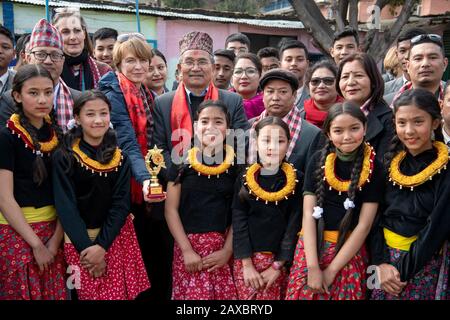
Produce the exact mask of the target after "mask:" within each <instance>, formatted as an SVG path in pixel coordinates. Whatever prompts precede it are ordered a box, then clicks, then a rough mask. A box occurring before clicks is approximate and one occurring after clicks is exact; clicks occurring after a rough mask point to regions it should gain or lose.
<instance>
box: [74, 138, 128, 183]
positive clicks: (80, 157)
mask: <svg viewBox="0 0 450 320" xmlns="http://www.w3.org/2000/svg"><path fill="white" fill-rule="evenodd" d="M72 150H73V152H74V155H75V159H76V160H77V161H78V163H79V164H80V165H81V167H82V168H85V169H86V170H88V171H89V170H90V171H92V173H94V172H97V173H99V174H100V176H102V174H103V175H104V176H105V177H107V176H108V172H112V171H118V169H119V166H120V165H121V164H122V160H123V156H122V152H121V151H120V149H119V148H116V151H114V155H113V157H112V159H111V161H109V162H108V163H106V164H102V163H100V162H98V161H96V160H93V159H91V158H89V156H88V155H87V154H86V153H84V152H83V151H82V150H81V149H80V139H77V140H75V142H74V144H73V146H72Z"/></svg>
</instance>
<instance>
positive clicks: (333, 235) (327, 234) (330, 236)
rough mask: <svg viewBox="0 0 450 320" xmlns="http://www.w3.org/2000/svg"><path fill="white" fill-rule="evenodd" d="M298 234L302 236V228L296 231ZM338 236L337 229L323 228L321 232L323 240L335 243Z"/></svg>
mask: <svg viewBox="0 0 450 320" xmlns="http://www.w3.org/2000/svg"><path fill="white" fill-rule="evenodd" d="M298 235H299V236H303V229H302V231H300V232H299V233H298ZM338 238H339V231H337V230H334V231H328V230H325V231H324V232H323V240H325V241H327V242H331V243H337V242H338Z"/></svg>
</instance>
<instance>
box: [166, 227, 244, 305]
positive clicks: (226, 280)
mask: <svg viewBox="0 0 450 320" xmlns="http://www.w3.org/2000/svg"><path fill="white" fill-rule="evenodd" d="M188 239H189V242H190V243H191V246H192V249H194V251H195V252H196V253H197V254H198V255H200V257H202V258H203V257H206V256H208V255H210V254H211V253H213V252H215V251H218V250H220V249H222V248H223V246H224V244H225V236H224V235H223V234H220V233H217V232H208V233H195V234H188ZM172 279H173V285H172V299H173V300H235V299H236V298H237V295H236V287H235V285H234V281H233V277H232V274H231V267H230V265H229V264H226V265H224V266H223V267H222V268H219V269H216V270H214V271H212V272H208V271H207V270H202V271H200V272H195V273H189V272H187V271H186V269H185V267H184V259H183V253H182V252H181V249H180V247H179V246H178V245H177V244H176V243H175V246H174V253H173V266H172Z"/></svg>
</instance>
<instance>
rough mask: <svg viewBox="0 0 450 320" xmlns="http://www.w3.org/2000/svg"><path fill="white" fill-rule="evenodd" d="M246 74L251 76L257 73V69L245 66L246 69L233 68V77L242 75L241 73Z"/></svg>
mask: <svg viewBox="0 0 450 320" xmlns="http://www.w3.org/2000/svg"><path fill="white" fill-rule="evenodd" d="M244 73H245V74H246V75H247V77H249V78H253V77H254V76H256V74H257V73H258V70H256V69H255V68H247V69H234V71H233V76H235V77H238V78H239V77H242V75H243V74H244Z"/></svg>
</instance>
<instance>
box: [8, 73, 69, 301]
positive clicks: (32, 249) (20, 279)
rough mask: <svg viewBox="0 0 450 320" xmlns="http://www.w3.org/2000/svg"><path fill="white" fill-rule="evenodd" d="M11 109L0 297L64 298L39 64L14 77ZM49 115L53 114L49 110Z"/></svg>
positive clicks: (45, 76)
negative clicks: (14, 106) (14, 105)
mask: <svg viewBox="0 0 450 320" xmlns="http://www.w3.org/2000/svg"><path fill="white" fill-rule="evenodd" d="M12 96H13V98H14V100H15V102H16V108H17V110H16V113H14V114H13V115H12V116H11V118H10V119H9V120H8V122H7V126H6V128H2V129H1V130H0V185H1V187H0V300H4V299H12V300H47V299H48V300H54V299H66V288H65V280H64V274H65V264H64V257H63V254H62V250H61V240H62V236H63V231H62V227H61V224H60V223H59V221H58V218H57V215H56V210H55V207H54V201H53V189H52V182H51V166H52V163H51V157H50V155H51V153H52V152H53V150H55V148H56V147H57V145H58V142H59V141H60V139H61V136H60V134H59V128H58V127H57V126H56V125H55V123H56V122H55V121H53V119H50V117H49V114H51V110H52V104H53V81H52V77H51V75H50V73H49V72H48V71H47V70H46V69H44V68H43V67H42V66H38V65H26V66H23V67H21V68H20V69H19V70H18V72H17V74H16V76H15V77H14V82H13V89H12ZM52 115H53V114H52Z"/></svg>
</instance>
